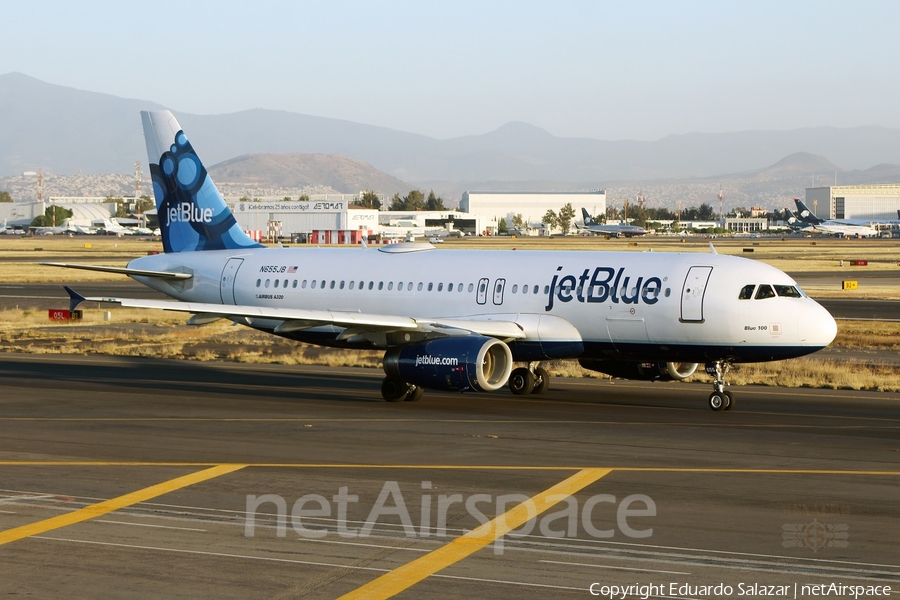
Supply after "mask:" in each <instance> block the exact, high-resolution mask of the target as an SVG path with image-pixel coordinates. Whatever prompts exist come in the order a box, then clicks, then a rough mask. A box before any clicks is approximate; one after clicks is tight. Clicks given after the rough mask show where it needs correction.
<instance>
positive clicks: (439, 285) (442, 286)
mask: <svg viewBox="0 0 900 600" xmlns="http://www.w3.org/2000/svg"><path fill="white" fill-rule="evenodd" d="M438 291H439V292H442V291H444V284H443V283H439V284H438Z"/></svg>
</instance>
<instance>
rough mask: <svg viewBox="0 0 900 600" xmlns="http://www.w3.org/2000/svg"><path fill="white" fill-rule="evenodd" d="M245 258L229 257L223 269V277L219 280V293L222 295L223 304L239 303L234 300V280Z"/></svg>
mask: <svg viewBox="0 0 900 600" xmlns="http://www.w3.org/2000/svg"><path fill="white" fill-rule="evenodd" d="M243 262H244V259H243V258H229V259H228V262H227V263H225V268H224V269H222V278H221V279H220V280H219V293H220V294H221V296H222V304H237V302H235V300H234V280H235V278H236V277H237V272H238V269H240V268H241V264H243Z"/></svg>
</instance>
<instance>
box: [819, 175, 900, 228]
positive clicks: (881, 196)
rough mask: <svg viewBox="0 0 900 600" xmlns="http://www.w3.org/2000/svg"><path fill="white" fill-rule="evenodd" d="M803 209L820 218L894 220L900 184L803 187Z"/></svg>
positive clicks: (897, 206) (899, 201) (899, 204)
mask: <svg viewBox="0 0 900 600" xmlns="http://www.w3.org/2000/svg"><path fill="white" fill-rule="evenodd" d="M806 206H808V207H809V208H810V210H812V211H814V212H816V213H817V216H819V217H821V218H823V219H829V218H830V219H873V220H876V219H878V220H896V219H897V211H898V210H900V184H898V183H884V184H870V185H834V186H826V187H814V188H806Z"/></svg>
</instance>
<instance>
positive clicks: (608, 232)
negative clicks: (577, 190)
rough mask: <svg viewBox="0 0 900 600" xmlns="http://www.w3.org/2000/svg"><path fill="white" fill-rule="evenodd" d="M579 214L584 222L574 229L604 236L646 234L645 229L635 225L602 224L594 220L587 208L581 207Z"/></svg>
mask: <svg viewBox="0 0 900 600" xmlns="http://www.w3.org/2000/svg"><path fill="white" fill-rule="evenodd" d="M581 216H582V220H583V221H584V224H583V225H582V226H581V227H578V226H577V225H576V229H578V230H579V231H583V232H587V233H597V234H600V235H605V236H606V237H611V238H613V237H616V238H617V237H622V236H625V237H634V236H636V235H646V234H647V230H646V229H644V228H643V227H638V226H637V225H604V224H601V223H598V222H597V221H595V220H594V219H593V218H592V217H591V215H590V214H589V213H588V211H587V209H586V208H584V207H582V208H581Z"/></svg>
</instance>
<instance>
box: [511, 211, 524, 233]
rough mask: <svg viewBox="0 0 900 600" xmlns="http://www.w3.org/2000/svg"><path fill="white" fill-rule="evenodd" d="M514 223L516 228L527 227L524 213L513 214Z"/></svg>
mask: <svg viewBox="0 0 900 600" xmlns="http://www.w3.org/2000/svg"><path fill="white" fill-rule="evenodd" d="M512 225H513V227H514V228H515V229H519V230H522V229H525V217H523V216H522V213H517V214H515V215H513V218H512Z"/></svg>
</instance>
